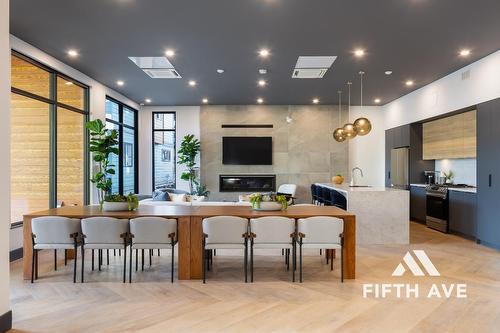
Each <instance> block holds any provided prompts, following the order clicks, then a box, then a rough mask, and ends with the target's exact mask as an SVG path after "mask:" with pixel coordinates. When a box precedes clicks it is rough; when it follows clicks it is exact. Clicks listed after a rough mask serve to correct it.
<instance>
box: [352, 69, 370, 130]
mask: <svg viewBox="0 0 500 333" xmlns="http://www.w3.org/2000/svg"><path fill="white" fill-rule="evenodd" d="M363 75H365V72H363V71H360V72H359V77H360V82H361V112H363ZM354 128H355V129H356V132H357V134H358V135H360V136H363V135H367V134H368V133H370V131H371V130H372V124H371V122H370V120H368V118H364V117H361V118H358V119H356V120H355V121H354Z"/></svg>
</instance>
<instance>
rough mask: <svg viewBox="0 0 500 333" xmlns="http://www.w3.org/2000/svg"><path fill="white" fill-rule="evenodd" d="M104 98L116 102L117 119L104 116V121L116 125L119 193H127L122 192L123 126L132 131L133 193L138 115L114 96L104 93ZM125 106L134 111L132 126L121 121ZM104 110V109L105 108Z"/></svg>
mask: <svg viewBox="0 0 500 333" xmlns="http://www.w3.org/2000/svg"><path fill="white" fill-rule="evenodd" d="M106 100H109V101H111V102H113V103H116V104H117V105H118V121H116V120H113V119H109V118H107V117H105V121H106V122H109V123H112V124H114V125H116V126H118V138H119V143H118V149H119V151H120V154H119V155H118V169H119V173H118V193H119V194H121V195H126V194H128V193H123V158H124V156H123V152H124V142H123V128H128V129H131V130H133V131H134V134H135V135H134V158H133V161H132V164H133V168H134V174H135V177H134V193H136V194H137V193H139V119H138V118H139V117H138V116H139V115H138V111H137V110H136V109H134V108H133V107H131V106H129V105H127V104H125V103H123V102H120V101H119V100H117V99H116V98H113V97H111V96H108V95H106ZM124 107H125V108H127V109H129V110H131V111H132V112H134V126H130V125H128V124H125V123H124V121H123V108H124ZM105 112H106V110H105Z"/></svg>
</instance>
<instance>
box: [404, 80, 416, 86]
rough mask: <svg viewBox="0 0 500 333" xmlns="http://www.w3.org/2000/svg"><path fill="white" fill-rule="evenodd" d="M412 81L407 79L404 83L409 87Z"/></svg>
mask: <svg viewBox="0 0 500 333" xmlns="http://www.w3.org/2000/svg"><path fill="white" fill-rule="evenodd" d="M413 83H414V82H413V81H412V80H408V81H406V82H405V84H406V85H407V86H408V87H411V86H412V85H413Z"/></svg>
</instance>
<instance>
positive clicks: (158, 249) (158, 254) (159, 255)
mask: <svg viewBox="0 0 500 333" xmlns="http://www.w3.org/2000/svg"><path fill="white" fill-rule="evenodd" d="M159 256H160V249H158V257H159Z"/></svg>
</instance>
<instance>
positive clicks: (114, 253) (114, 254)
mask: <svg viewBox="0 0 500 333" xmlns="http://www.w3.org/2000/svg"><path fill="white" fill-rule="evenodd" d="M113 256H115V257H116V249H113Z"/></svg>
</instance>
